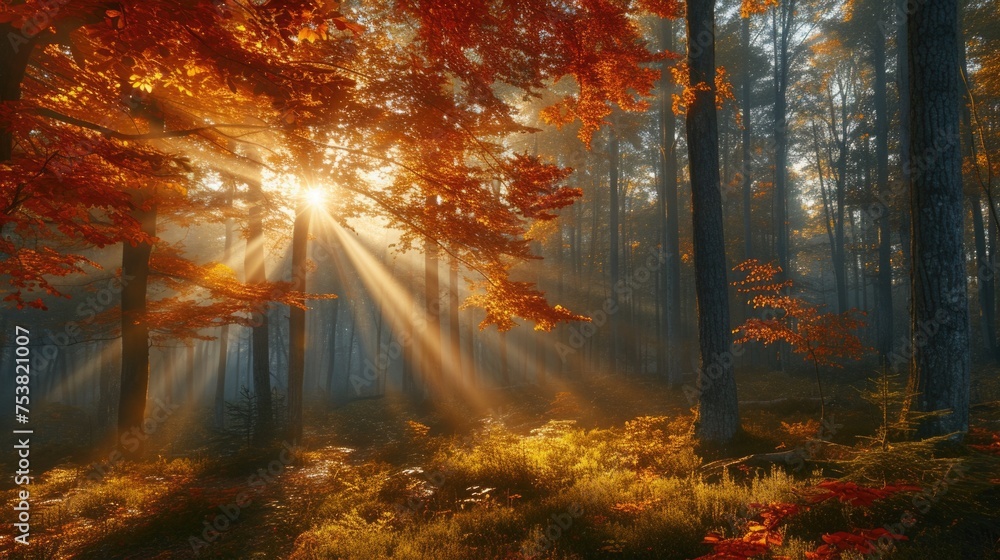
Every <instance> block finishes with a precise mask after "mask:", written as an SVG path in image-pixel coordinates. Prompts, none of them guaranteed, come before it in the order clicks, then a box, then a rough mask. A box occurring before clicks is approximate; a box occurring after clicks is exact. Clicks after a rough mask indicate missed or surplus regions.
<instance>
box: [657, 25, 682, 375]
mask: <svg viewBox="0 0 1000 560" xmlns="http://www.w3.org/2000/svg"><path fill="white" fill-rule="evenodd" d="M660 32H661V34H662V38H663V48H664V49H665V50H670V51H673V50H674V49H675V48H676V46H675V41H674V25H673V22H672V21H670V20H661V22H660ZM666 64H667V63H666V62H664V67H663V69H662V72H663V74H662V77H661V81H660V92H661V93H660V115H661V117H660V158H661V159H660V197H659V198H660V201H661V203H660V214H661V216H660V217H661V219H664V220H665V221H664V222H663V233H662V237H661V243H662V244H663V247H662V251H663V257H664V259H665V262H664V270H663V274H661V277H662V278H663V288H662V294H663V300H664V308H663V324H662V328H663V330H664V331H665V334H666V351H665V354H666V355H665V360H663V368H664V369H663V370H664V371H665V373H666V379H667V385H668V386H671V387H673V386H674V385H676V384H678V383H679V382H680V376H681V340H680V338H681V337H680V335H681V263H680V225H679V224H680V214H679V212H678V208H677V141H676V130H677V117H676V116H675V115H674V111H673V99H672V96H671V93H672V90H673V86H672V80H671V79H670V78H669V72H668V69H667V67H666Z"/></svg>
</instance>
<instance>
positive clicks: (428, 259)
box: [421, 195, 443, 399]
mask: <svg viewBox="0 0 1000 560" xmlns="http://www.w3.org/2000/svg"><path fill="white" fill-rule="evenodd" d="M427 209H428V211H429V212H432V213H434V212H436V211H437V209H438V201H437V196H436V195H430V196H428V197H427ZM440 292H441V281H440V277H439V272H438V246H437V243H435V242H434V240H432V239H426V240H425V241H424V310H425V312H426V313H427V342H428V344H427V345H426V347H425V355H424V356H422V359H421V363H422V364H423V366H424V373H423V377H424V382H425V383H426V385H427V393H428V394H427V395H426V396H430V397H432V398H435V399H436V398H439V397H441V391H442V389H443V384H442V378H441V361H442V360H441V358H442V356H441V349H442V348H441V338H442V337H441V295H440Z"/></svg>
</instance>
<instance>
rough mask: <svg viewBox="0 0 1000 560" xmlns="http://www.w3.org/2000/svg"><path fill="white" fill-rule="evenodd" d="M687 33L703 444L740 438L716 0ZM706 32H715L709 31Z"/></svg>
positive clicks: (690, 21) (698, 2) (696, 2)
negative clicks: (728, 268) (722, 159)
mask: <svg viewBox="0 0 1000 560" xmlns="http://www.w3.org/2000/svg"><path fill="white" fill-rule="evenodd" d="M687 29H688V42H689V44H690V43H692V42H694V41H699V43H698V46H697V48H695V47H694V46H693V45H689V47H690V48H688V67H689V69H690V85H691V87H692V88H693V89H695V90H696V92H695V95H694V100H693V101H692V102H691V104H690V105H689V106H688V109H687V138H688V160H689V162H690V175H691V202H692V209H693V216H692V222H693V231H694V266H695V290H696V293H697V298H698V311H699V313H698V320H699V321H698V323H699V325H698V327H699V333H698V334H699V343H700V349H701V371H700V372H699V374H698V378H699V391H700V395H699V400H700V407H699V419H698V427H697V434H698V437H699V438H700V439H701V440H702V441H709V442H726V441H729V440H731V439H732V438H733V436H734V435H736V433H737V431H738V430H739V425H740V423H739V410H738V403H737V398H736V380H735V378H734V377H733V368H732V353H731V352H730V347H729V345H730V336H731V334H730V330H729V286H728V283H727V281H726V253H725V251H726V247H725V238H724V237H723V220H722V193H721V190H720V184H719V181H720V180H719V144H718V121H717V118H718V117H717V115H716V110H715V32H714V29H715V3H714V0H692V1H691V2H689V3H688V8H687ZM706 30H707V31H709V32H708V33H706ZM702 39H706V40H705V41H702ZM699 86H707V87H699Z"/></svg>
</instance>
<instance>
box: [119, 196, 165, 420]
mask: <svg viewBox="0 0 1000 560" xmlns="http://www.w3.org/2000/svg"><path fill="white" fill-rule="evenodd" d="M153 196H155V195H153ZM148 198H150V197H148V195H146V194H144V193H142V192H141V191H136V192H134V193H133V194H132V201H133V205H134V210H133V211H132V218H134V219H135V220H136V222H138V224H139V228H140V230H141V231H142V232H143V233H144V234H146V235H148V236H150V237H155V236H156V204H155V203H154V202H153V201H151V200H147V199H148ZM147 202H148V204H149V205H148V207H146V205H147ZM152 249H153V245H152V244H151V243H136V244H135V245H132V244H131V243H128V242H125V243H122V279H123V286H122V293H121V331H122V363H121V385H120V386H121V393H120V401H119V404H118V433H119V435H121V434H124V433H125V432H128V431H129V430H131V429H132V428H135V427H141V426H142V422H143V419H144V413H145V410H146V392H147V390H148V388H149V327H148V326H147V325H146V318H145V314H146V286H147V284H148V282H149V255H150V253H151V252H152Z"/></svg>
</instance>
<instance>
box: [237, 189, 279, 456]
mask: <svg viewBox="0 0 1000 560" xmlns="http://www.w3.org/2000/svg"><path fill="white" fill-rule="evenodd" d="M247 203H248V204H249V206H250V213H249V219H248V221H247V233H248V237H247V248H246V255H245V258H244V266H245V268H246V278H247V282H248V283H250V284H263V283H264V282H266V281H267V273H266V271H265V269H264V208H263V206H264V193H263V191H262V188H261V184H260V178H259V177H254V178H251V179H250V181H249V189H248V191H247ZM268 311H269V306H268V305H267V304H265V303H261V307H260V309H258V310H257V312H256V314H255V317H254V319H255V321H254V325H253V329H252V333H251V337H252V342H251V347H252V354H253V357H252V360H251V361H252V366H251V367H252V371H253V391H254V398H255V402H256V405H257V407H256V408H257V417H256V423H257V428H256V432H255V437H256V438H257V440H258V441H263V440H265V439H266V438H267V437H269V436H270V434H271V431H272V429H273V427H274V426H273V421H274V415H273V413H272V410H271V346H270V337H269V329H268V325H269V320H268Z"/></svg>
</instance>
